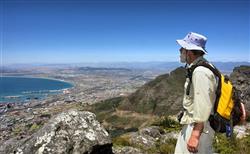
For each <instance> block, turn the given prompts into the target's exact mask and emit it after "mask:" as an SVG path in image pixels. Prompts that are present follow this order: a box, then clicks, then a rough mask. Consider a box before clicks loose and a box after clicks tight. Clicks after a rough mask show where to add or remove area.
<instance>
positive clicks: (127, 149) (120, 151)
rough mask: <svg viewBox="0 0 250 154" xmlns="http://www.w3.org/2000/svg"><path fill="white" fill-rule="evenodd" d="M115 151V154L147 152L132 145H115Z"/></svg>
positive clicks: (144, 153)
mask: <svg viewBox="0 0 250 154" xmlns="http://www.w3.org/2000/svg"><path fill="white" fill-rule="evenodd" d="M113 152H114V154H147V153H146V152H145V151H142V150H140V149H137V148H134V147H130V146H124V147H113Z"/></svg>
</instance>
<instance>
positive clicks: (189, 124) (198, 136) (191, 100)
mask: <svg viewBox="0 0 250 154" xmlns="http://www.w3.org/2000/svg"><path fill="white" fill-rule="evenodd" d="M206 41H207V38H206V37H205V36H203V35H200V34H197V33H193V32H190V33H188V34H187V36H186V37H185V38H184V39H182V40H177V43H178V44H179V45H180V46H181V48H180V61H181V63H186V68H187V69H188V68H191V66H193V65H196V64H197V63H199V62H200V61H205V62H207V60H206V59H205V58H204V57H203V56H204V54H206V53H207V51H206V49H205V45H206ZM191 80H192V81H190V78H188V77H187V78H186V82H185V85H184V87H185V88H184V89H185V90H184V98H183V113H182V117H180V123H181V124H182V125H183V127H182V130H181V132H180V134H179V137H178V140H177V143H176V147H175V153H176V154H181V153H185V154H186V153H202V154H209V153H212V142H213V137H214V130H213V129H212V128H211V126H210V124H209V121H208V118H209V116H210V114H211V113H212V112H213V105H214V102H215V99H216V92H215V91H216V88H217V82H218V81H217V78H216V76H215V75H214V74H213V72H212V71H211V70H209V69H208V68H206V67H203V66H198V67H197V68H195V70H194V71H193V73H192V79H191ZM191 83H192V84H191Z"/></svg>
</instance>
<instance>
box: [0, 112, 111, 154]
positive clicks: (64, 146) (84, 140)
mask: <svg viewBox="0 0 250 154" xmlns="http://www.w3.org/2000/svg"><path fill="white" fill-rule="evenodd" d="M0 153H23V154H30V153H34V154H48V153H50V154H51V153H52V154H53V153H57V154H60V153H67V154H68V153H69V154H70V153H74V154H81V153H82V154H83V153H84V154H88V153H105V154H109V153H112V143H111V139H110V137H109V134H108V133H107V131H106V130H105V129H104V128H103V127H102V126H101V125H100V123H99V122H98V121H97V120H96V116H95V114H93V113H91V112H86V111H84V112H83V111H77V110H69V111H66V112H63V113H61V114H59V115H56V116H55V117H53V118H51V119H50V120H49V122H48V123H46V124H45V125H44V126H43V127H42V128H41V129H40V130H38V131H37V132H36V133H34V134H33V135H32V136H30V137H27V138H24V139H22V140H20V141H18V142H17V141H16V142H14V141H13V139H12V141H6V142H5V143H4V144H2V145H1V147H0Z"/></svg>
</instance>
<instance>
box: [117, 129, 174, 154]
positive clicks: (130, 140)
mask: <svg viewBox="0 0 250 154" xmlns="http://www.w3.org/2000/svg"><path fill="white" fill-rule="evenodd" d="M177 137H178V132H177V131H171V132H167V131H166V130H164V129H163V128H161V127H159V126H150V127H145V128H142V129H140V130H139V131H137V132H131V133H127V134H124V135H122V136H120V137H119V138H120V139H121V140H123V141H126V143H127V145H129V146H125V148H124V147H118V148H117V147H113V151H114V153H116V154H123V153H132V152H131V151H137V152H138V153H147V152H149V151H151V153H164V152H166V150H167V151H168V150H170V148H169V146H171V142H175V140H176V139H177ZM129 147H130V148H129ZM132 147H133V148H132ZM159 148H160V149H159ZM164 148H165V149H164ZM171 149H172V147H171ZM164 150H165V151H164ZM137 152H135V153H137Z"/></svg>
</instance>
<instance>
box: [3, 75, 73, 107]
mask: <svg viewBox="0 0 250 154" xmlns="http://www.w3.org/2000/svg"><path fill="white" fill-rule="evenodd" d="M71 87H73V85H72V84H70V83H68V82H64V81H59V80H53V79H45V78H30V77H0V103H15V102H27V101H30V100H39V99H44V98H46V97H47V96H49V95H54V94H59V93H61V92H62V91H63V90H64V89H67V88H71Z"/></svg>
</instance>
